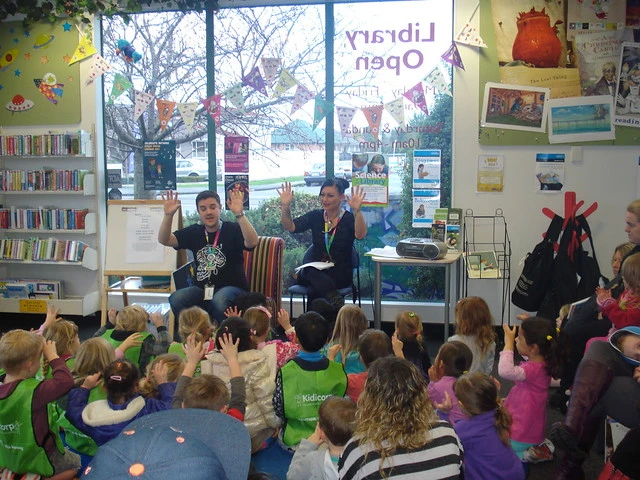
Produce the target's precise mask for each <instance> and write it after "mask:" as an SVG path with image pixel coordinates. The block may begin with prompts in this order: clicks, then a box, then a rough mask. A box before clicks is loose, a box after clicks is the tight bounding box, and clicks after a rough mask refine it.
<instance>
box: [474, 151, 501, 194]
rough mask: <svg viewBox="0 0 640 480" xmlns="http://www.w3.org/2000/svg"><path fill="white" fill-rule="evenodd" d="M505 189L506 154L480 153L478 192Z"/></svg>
mask: <svg viewBox="0 0 640 480" xmlns="http://www.w3.org/2000/svg"><path fill="white" fill-rule="evenodd" d="M502 191H504V155H478V174H477V180H476V192H478V193H486V192H502Z"/></svg>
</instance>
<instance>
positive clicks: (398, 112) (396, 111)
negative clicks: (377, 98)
mask: <svg viewBox="0 0 640 480" xmlns="http://www.w3.org/2000/svg"><path fill="white" fill-rule="evenodd" d="M384 109H385V110H386V111H387V112H389V115H391V116H392V117H393V119H394V120H395V121H396V122H398V124H399V125H400V126H402V127H404V100H403V97H398V98H396V99H395V100H391V101H390V102H387V103H385V104H384Z"/></svg>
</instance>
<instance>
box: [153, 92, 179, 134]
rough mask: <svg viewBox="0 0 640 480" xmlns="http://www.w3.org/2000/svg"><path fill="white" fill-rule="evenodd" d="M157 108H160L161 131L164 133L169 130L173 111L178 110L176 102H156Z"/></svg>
mask: <svg viewBox="0 0 640 480" xmlns="http://www.w3.org/2000/svg"><path fill="white" fill-rule="evenodd" d="M156 107H157V108H158V119H159V120H160V130H162V131H163V132H164V129H165V128H167V125H168V124H169V120H170V119H171V115H172V114H173V109H174V108H176V102H171V101H169V100H156Z"/></svg>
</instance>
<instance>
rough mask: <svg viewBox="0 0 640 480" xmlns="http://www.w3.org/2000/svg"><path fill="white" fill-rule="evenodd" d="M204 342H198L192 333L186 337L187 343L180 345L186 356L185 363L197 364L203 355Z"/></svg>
mask: <svg viewBox="0 0 640 480" xmlns="http://www.w3.org/2000/svg"><path fill="white" fill-rule="evenodd" d="M204 350H205V347H204V343H202V342H198V341H197V340H196V336H195V335H194V334H193V333H192V334H191V335H189V336H188V337H187V343H185V344H184V345H183V346H182V351H183V352H184V355H185V357H187V363H192V364H194V365H197V364H198V362H200V360H202V357H203V356H204V353H205V352H204Z"/></svg>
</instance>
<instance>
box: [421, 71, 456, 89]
mask: <svg viewBox="0 0 640 480" xmlns="http://www.w3.org/2000/svg"><path fill="white" fill-rule="evenodd" d="M424 81H425V83H426V84H427V85H429V86H430V87H432V88H434V89H436V90H438V91H439V92H442V93H444V94H446V95H449V96H450V97H453V94H452V93H451V90H450V89H449V82H448V81H447V79H446V78H445V76H444V73H442V70H440V67H439V66H438V65H436V66H435V67H433V70H431V71H430V72H429V73H428V74H427V76H426V77H424Z"/></svg>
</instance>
